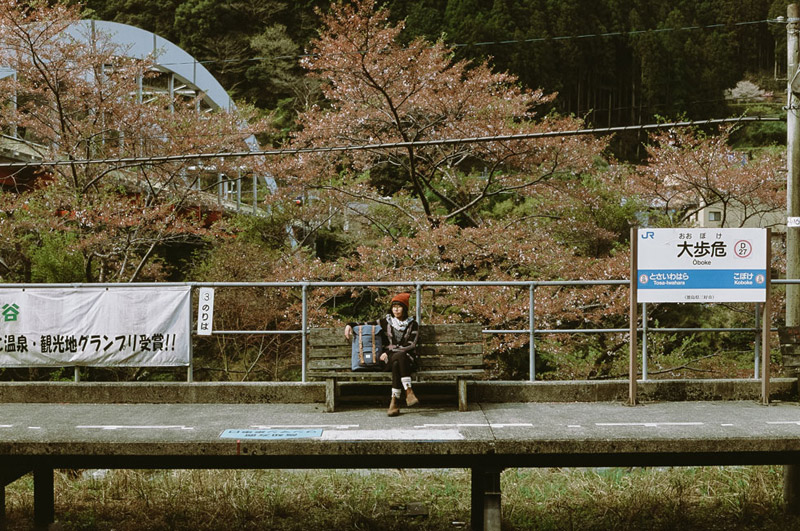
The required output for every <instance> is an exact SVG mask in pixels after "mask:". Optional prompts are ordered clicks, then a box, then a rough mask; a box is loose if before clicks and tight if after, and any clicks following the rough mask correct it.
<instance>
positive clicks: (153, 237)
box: [0, 0, 261, 281]
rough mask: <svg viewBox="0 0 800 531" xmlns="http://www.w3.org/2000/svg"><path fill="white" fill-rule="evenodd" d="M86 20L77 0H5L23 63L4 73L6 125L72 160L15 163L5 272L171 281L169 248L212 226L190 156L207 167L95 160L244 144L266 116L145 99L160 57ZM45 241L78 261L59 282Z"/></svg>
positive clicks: (1, 51) (9, 30)
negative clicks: (123, 45) (34, 166)
mask: <svg viewBox="0 0 800 531" xmlns="http://www.w3.org/2000/svg"><path fill="white" fill-rule="evenodd" d="M51 4H52V5H51ZM79 18H80V13H79V11H78V8H77V7H74V6H70V5H69V4H68V3H66V2H64V3H61V2H57V3H51V2H38V1H35V2H20V1H17V0H2V2H0V65H3V67H5V68H9V69H11V70H13V71H14V72H15V75H14V76H6V77H5V78H3V79H2V80H0V92H1V93H2V94H4V95H5V98H4V101H3V104H2V105H0V128H2V129H3V130H4V132H7V133H12V135H13V136H18V137H20V138H22V139H23V140H24V141H25V142H24V144H25V147H26V149H27V150H28V151H29V152H30V153H31V155H33V157H34V158H36V159H39V160H45V161H53V160H58V161H60V162H61V164H60V165H57V166H46V167H41V168H39V169H38V170H34V171H31V170H30V168H26V169H22V170H17V169H14V170H13V171H7V172H5V174H6V175H5V179H4V181H3V183H4V188H5V192H4V193H3V194H2V197H0V203H1V204H2V213H1V214H0V276H2V278H4V279H14V280H25V281H30V280H32V279H33V280H49V281H56V280H69V281H132V280H137V279H147V278H150V279H158V278H163V275H164V272H163V271H162V268H161V267H160V263H161V260H159V259H158V253H159V251H162V250H163V249H164V248H166V247H168V246H170V245H174V244H177V243H186V242H191V241H197V240H198V239H199V238H201V237H203V236H204V235H207V234H211V233H210V232H209V222H208V221H209V220H208V219H204V217H203V216H200V215H197V211H198V210H199V209H201V208H202V206H203V204H204V201H207V199H204V198H203V196H202V193H200V191H198V190H197V188H198V178H199V175H200V173H199V172H197V171H192V170H191V169H190V165H191V166H194V168H197V167H199V166H200V164H199V163H198V162H197V161H178V162H170V163H156V162H152V163H147V164H142V163H114V162H106V163H86V162H85V161H87V160H93V161H98V160H99V161H103V160H108V159H118V158H125V157H139V158H146V157H150V156H164V155H171V154H183V153H198V152H219V151H228V150H234V149H235V150H242V149H243V146H244V144H243V140H244V139H245V138H246V137H248V136H249V135H250V134H252V132H253V131H254V129H256V128H259V127H261V124H258V123H255V125H254V126H253V127H247V126H244V125H243V124H245V123H246V122H247V118H249V116H247V113H246V112H230V113H228V112H198V102H197V101H181V100H178V99H176V100H174V101H169V100H168V97H167V96H166V95H165V94H158V93H154V94H152V95H150V96H149V99H150V100H151V101H147V102H142V101H140V97H138V94H141V91H140V90H138V89H139V86H140V83H143V84H144V85H145V86H147V85H148V83H151V82H154V81H155V79H156V77H157V75H158V72H157V71H156V70H155V69H154V64H153V59H154V58H148V59H142V60H139V59H131V58H126V56H125V50H121V49H119V48H118V46H117V45H115V44H114V43H113V41H112V39H111V38H110V36H108V35H104V34H102V33H101V32H99V31H92V32H91V34H89V35H79V34H78V33H79V32H80V31H81V30H79V29H77V28H79V27H80V26H78V25H76V23H77V22H78V20H79ZM87 31H89V30H87ZM249 163H250V164H258V163H259V161H258V159H253V160H251V161H249ZM204 164H205V166H206V167H211V168H213V170H214V172H216V173H226V172H227V173H228V174H229V175H238V173H239V172H240V171H241V170H242V168H241V167H238V166H237V167H234V166H233V162H232V161H227V162H226V161H223V160H221V159H218V160H213V161H210V162H205V163H204ZM250 169H251V168H245V171H249V170H250ZM252 169H254V170H255V171H258V170H259V168H257V167H256V168H252ZM43 248H49V249H50V250H51V251H52V253H55V254H56V255H58V259H60V260H62V261H63V262H64V263H69V264H71V265H72V266H73V267H71V268H70V269H69V271H65V272H64V273H63V274H62V278H60V279H59V278H58V275H55V277H54V276H53V275H49V274H44V273H42V274H39V273H37V265H36V256H37V253H39V252H41V249H43ZM54 259H56V257H55V256H49V257H48V260H46V262H47V261H50V262H52V260H54ZM64 276H66V277H67V278H64Z"/></svg>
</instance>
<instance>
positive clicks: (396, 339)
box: [344, 293, 419, 417]
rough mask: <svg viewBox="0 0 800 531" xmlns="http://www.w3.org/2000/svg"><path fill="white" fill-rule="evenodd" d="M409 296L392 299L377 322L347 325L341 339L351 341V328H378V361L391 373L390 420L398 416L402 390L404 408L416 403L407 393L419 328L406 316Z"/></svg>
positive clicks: (415, 362)
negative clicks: (404, 399)
mask: <svg viewBox="0 0 800 531" xmlns="http://www.w3.org/2000/svg"><path fill="white" fill-rule="evenodd" d="M410 298H411V294H410V293H399V294H397V295H395V296H394V298H392V305H391V310H390V313H388V314H387V315H386V316H385V317H381V318H380V319H378V320H377V321H372V322H368V323H350V324H348V325H347V326H345V327H344V336H345V337H346V338H347V340H348V341H350V340H351V338H352V337H353V327H354V326H359V325H361V324H370V325H374V324H378V325H380V327H381V339H382V344H383V345H384V348H383V352H382V353H381V355H380V358H379V359H380V360H381V361H382V362H383V363H384V364H385V370H387V371H392V400H391V402H390V403H389V410H388V411H387V412H386V414H387V415H389V416H390V417H396V416H397V415H399V414H400V408H399V405H398V402H399V401H400V397H401V396H402V390H403V389H405V391H406V405H407V406H409V407H411V406H414V405H416V404H418V403H419V400H418V399H417V397H416V396H415V395H414V391H413V390H412V389H411V373H412V372H414V371H415V370H416V367H417V353H416V346H417V338H418V337H419V324H418V323H417V322H416V321H415V320H414V318H413V317H409V316H408V301H409V299H410Z"/></svg>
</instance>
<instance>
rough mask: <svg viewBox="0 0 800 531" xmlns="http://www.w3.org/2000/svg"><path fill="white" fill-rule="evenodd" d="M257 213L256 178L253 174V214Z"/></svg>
mask: <svg viewBox="0 0 800 531" xmlns="http://www.w3.org/2000/svg"><path fill="white" fill-rule="evenodd" d="M256 212H258V176H257V175H256V174H255V173H254V174H253V214H255V213H256Z"/></svg>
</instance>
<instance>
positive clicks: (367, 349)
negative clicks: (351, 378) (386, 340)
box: [351, 325, 383, 371]
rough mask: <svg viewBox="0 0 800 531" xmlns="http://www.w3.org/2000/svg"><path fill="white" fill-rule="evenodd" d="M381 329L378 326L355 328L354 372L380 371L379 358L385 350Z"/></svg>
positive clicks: (352, 358)
mask: <svg viewBox="0 0 800 531" xmlns="http://www.w3.org/2000/svg"><path fill="white" fill-rule="evenodd" d="M381 343H382V342H381V327H380V326H378V325H360V326H354V327H353V351H352V354H351V362H352V363H351V366H352V367H351V368H352V369H353V370H354V371H376V370H380V367H381V366H380V363H379V361H378V356H380V355H381V350H382V348H383V346H382V344H381Z"/></svg>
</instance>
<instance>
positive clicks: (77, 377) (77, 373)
mask: <svg viewBox="0 0 800 531" xmlns="http://www.w3.org/2000/svg"><path fill="white" fill-rule="evenodd" d="M73 369H74V371H75V372H74V380H75V383H78V382H80V381H81V369H80V367H78V366H77V365H76V366H75V367H73Z"/></svg>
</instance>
